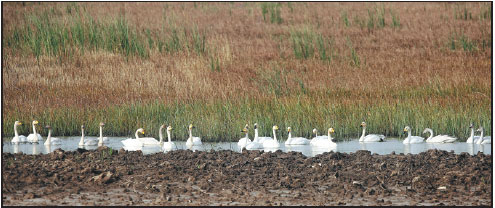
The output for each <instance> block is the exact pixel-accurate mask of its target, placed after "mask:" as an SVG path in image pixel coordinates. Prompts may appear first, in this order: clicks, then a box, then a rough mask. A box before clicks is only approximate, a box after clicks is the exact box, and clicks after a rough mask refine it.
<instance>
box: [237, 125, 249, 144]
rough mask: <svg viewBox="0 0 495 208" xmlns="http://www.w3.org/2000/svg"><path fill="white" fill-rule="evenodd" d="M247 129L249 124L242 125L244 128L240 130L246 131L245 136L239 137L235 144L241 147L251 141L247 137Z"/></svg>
mask: <svg viewBox="0 0 495 208" xmlns="http://www.w3.org/2000/svg"><path fill="white" fill-rule="evenodd" d="M248 130H249V126H248V125H247V124H246V126H244V129H242V131H241V132H244V133H246V136H245V137H243V138H241V139H239V141H238V142H237V146H239V147H240V148H241V149H242V148H243V147H246V145H247V144H249V143H251V140H250V139H249V137H248Z"/></svg>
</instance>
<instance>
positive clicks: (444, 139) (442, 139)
mask: <svg viewBox="0 0 495 208" xmlns="http://www.w3.org/2000/svg"><path fill="white" fill-rule="evenodd" d="M428 132H429V133H430V137H428V139H426V142H427V143H452V142H455V140H457V138H455V137H451V136H447V135H437V136H433V130H432V129H430V128H426V129H425V130H424V131H423V134H426V133H428Z"/></svg>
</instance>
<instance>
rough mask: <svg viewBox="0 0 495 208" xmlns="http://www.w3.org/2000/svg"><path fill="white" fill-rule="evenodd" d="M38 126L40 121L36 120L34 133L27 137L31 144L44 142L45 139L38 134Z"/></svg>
mask: <svg viewBox="0 0 495 208" xmlns="http://www.w3.org/2000/svg"><path fill="white" fill-rule="evenodd" d="M36 124H38V121H36V120H34V121H33V133H32V134H29V135H28V137H27V140H28V142H31V143H38V142H42V141H43V137H41V135H40V134H38V133H36V126H35V125H36Z"/></svg>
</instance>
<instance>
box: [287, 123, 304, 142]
mask: <svg viewBox="0 0 495 208" xmlns="http://www.w3.org/2000/svg"><path fill="white" fill-rule="evenodd" d="M287 132H288V133H289V136H288V137H287V141H285V145H308V144H309V140H308V139H306V138H304V137H292V133H291V128H290V127H287Z"/></svg>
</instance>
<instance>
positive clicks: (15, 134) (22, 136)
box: [11, 121, 27, 144]
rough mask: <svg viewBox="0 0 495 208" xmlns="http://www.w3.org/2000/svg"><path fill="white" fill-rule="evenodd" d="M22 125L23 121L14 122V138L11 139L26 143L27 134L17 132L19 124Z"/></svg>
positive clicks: (13, 141) (16, 142)
mask: <svg viewBox="0 0 495 208" xmlns="http://www.w3.org/2000/svg"><path fill="white" fill-rule="evenodd" d="M20 125H22V123H21V122H19V121H15V122H14V138H13V139H12V141H11V142H12V143H14V144H19V143H25V142H27V137H26V136H24V135H19V133H17V126H20Z"/></svg>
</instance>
